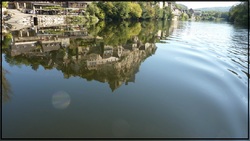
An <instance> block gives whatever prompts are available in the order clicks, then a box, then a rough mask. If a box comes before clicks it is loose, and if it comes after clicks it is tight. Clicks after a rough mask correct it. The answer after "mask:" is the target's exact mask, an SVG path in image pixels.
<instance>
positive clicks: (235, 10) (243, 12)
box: [229, 1, 250, 26]
mask: <svg viewBox="0 0 250 141" xmlns="http://www.w3.org/2000/svg"><path fill="white" fill-rule="evenodd" d="M248 8H250V6H249V4H248V2H247V1H245V2H241V3H240V4H238V5H236V6H232V7H231V8H230V10H229V21H230V22H233V23H234V24H239V25H246V26H247V25H248V22H249V13H248Z"/></svg>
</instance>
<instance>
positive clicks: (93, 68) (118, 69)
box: [6, 21, 174, 91]
mask: <svg viewBox="0 0 250 141" xmlns="http://www.w3.org/2000/svg"><path fill="white" fill-rule="evenodd" d="M171 25H172V26H171ZM173 25H174V24H171V23H170V22H168V21H165V22H159V23H154V22H142V23H140V22H136V23H129V22H122V23H119V24H115V23H113V24H112V23H106V24H105V23H103V22H100V23H98V24H96V25H92V26H82V25H78V26H70V25H67V26H61V27H58V26H57V27H49V28H47V27H36V28H35V29H31V28H28V29H22V30H19V31H13V32H12V35H13V42H12V44H11V47H10V50H9V51H8V52H7V55H6V61H7V62H8V63H10V64H12V65H17V64H25V65H27V66H31V67H32V69H33V70H37V69H38V68H39V66H42V67H44V68H45V69H53V68H56V69H58V70H60V71H61V72H62V73H63V75H64V77H65V78H70V77H75V76H79V77H82V78H85V79H87V80H88V81H90V80H97V81H100V82H104V83H105V82H107V83H108V84H109V86H110V88H111V90H112V91H114V90H115V89H117V88H118V87H120V86H121V85H122V84H123V83H125V84H128V82H135V74H136V72H138V71H139V66H140V64H141V63H142V62H143V61H144V60H145V59H146V58H148V57H149V56H151V55H153V54H154V53H155V51H156V49H157V48H156V46H155V43H156V42H159V41H160V39H162V38H166V37H167V36H169V32H171V31H173V28H174V26H173Z"/></svg>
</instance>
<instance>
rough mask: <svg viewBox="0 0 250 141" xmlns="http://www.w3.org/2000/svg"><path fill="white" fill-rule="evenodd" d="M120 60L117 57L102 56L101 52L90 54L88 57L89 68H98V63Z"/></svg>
mask: <svg viewBox="0 0 250 141" xmlns="http://www.w3.org/2000/svg"><path fill="white" fill-rule="evenodd" d="M115 61H118V58H117V57H113V56H110V57H108V58H102V57H101V56H100V55H99V54H90V55H89V56H88V59H87V68H88V69H89V70H91V69H97V67H98V65H103V64H107V63H112V62H115Z"/></svg>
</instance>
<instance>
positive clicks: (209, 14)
mask: <svg viewBox="0 0 250 141" xmlns="http://www.w3.org/2000/svg"><path fill="white" fill-rule="evenodd" d="M221 19H224V20H228V12H219V11H202V14H201V16H197V17H196V20H207V21H214V20H221Z"/></svg>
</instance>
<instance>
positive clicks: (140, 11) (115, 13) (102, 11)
mask: <svg viewBox="0 0 250 141" xmlns="http://www.w3.org/2000/svg"><path fill="white" fill-rule="evenodd" d="M158 3H159V2H93V3H91V4H90V5H89V6H88V8H87V12H88V13H89V14H90V15H93V16H96V17H98V18H99V19H100V20H128V19H130V20H139V19H171V18H172V12H171V9H170V8H169V7H165V6H163V7H164V8H160V7H159V4H158Z"/></svg>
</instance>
